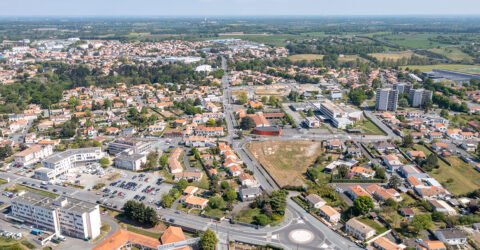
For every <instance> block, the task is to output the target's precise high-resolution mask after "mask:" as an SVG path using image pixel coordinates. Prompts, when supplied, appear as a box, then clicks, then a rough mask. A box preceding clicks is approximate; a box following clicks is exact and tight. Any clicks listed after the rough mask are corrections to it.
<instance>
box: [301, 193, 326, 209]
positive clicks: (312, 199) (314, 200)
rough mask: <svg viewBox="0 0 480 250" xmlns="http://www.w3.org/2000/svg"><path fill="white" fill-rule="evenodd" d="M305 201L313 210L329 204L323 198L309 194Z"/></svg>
mask: <svg viewBox="0 0 480 250" xmlns="http://www.w3.org/2000/svg"><path fill="white" fill-rule="evenodd" d="M305 200H306V201H307V203H308V204H309V205H310V206H312V207H313V208H320V207H322V206H324V205H325V204H327V202H326V201H325V200H324V199H322V197H320V196H318V195H316V194H309V195H307V197H305Z"/></svg>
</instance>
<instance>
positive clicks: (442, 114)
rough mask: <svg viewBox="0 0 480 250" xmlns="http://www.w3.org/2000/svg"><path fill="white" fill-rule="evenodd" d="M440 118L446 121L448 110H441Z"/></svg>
mask: <svg viewBox="0 0 480 250" xmlns="http://www.w3.org/2000/svg"><path fill="white" fill-rule="evenodd" d="M440 116H441V117H443V118H445V119H448V118H449V114H448V110H446V109H442V111H440Z"/></svg>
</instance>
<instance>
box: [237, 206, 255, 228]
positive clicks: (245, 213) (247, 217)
mask: <svg viewBox="0 0 480 250" xmlns="http://www.w3.org/2000/svg"><path fill="white" fill-rule="evenodd" d="M259 214H260V208H249V207H245V208H243V209H242V210H240V212H238V215H237V221H240V222H243V223H248V224H253V223H254V218H255V216H257V215H259Z"/></svg>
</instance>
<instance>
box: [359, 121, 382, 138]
mask: <svg viewBox="0 0 480 250" xmlns="http://www.w3.org/2000/svg"><path fill="white" fill-rule="evenodd" d="M354 128H355V129H361V130H363V133H364V134H366V135H385V133H383V131H382V130H381V129H380V128H379V127H377V125H375V124H374V123H373V122H372V121H370V120H369V119H366V118H365V119H363V120H362V121H360V122H358V123H357V124H355V127H354Z"/></svg>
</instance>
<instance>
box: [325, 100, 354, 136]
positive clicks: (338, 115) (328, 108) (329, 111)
mask: <svg viewBox="0 0 480 250" xmlns="http://www.w3.org/2000/svg"><path fill="white" fill-rule="evenodd" d="M320 111H321V112H322V113H323V114H324V115H325V116H326V117H327V118H328V119H330V121H331V122H332V125H333V126H335V127H337V128H341V129H345V128H346V127H347V125H353V123H354V122H356V121H359V120H360V119H361V118H362V112H361V111H359V110H356V109H353V108H349V107H346V106H343V107H341V106H339V105H337V104H335V103H333V102H323V103H321V104H320Z"/></svg>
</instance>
